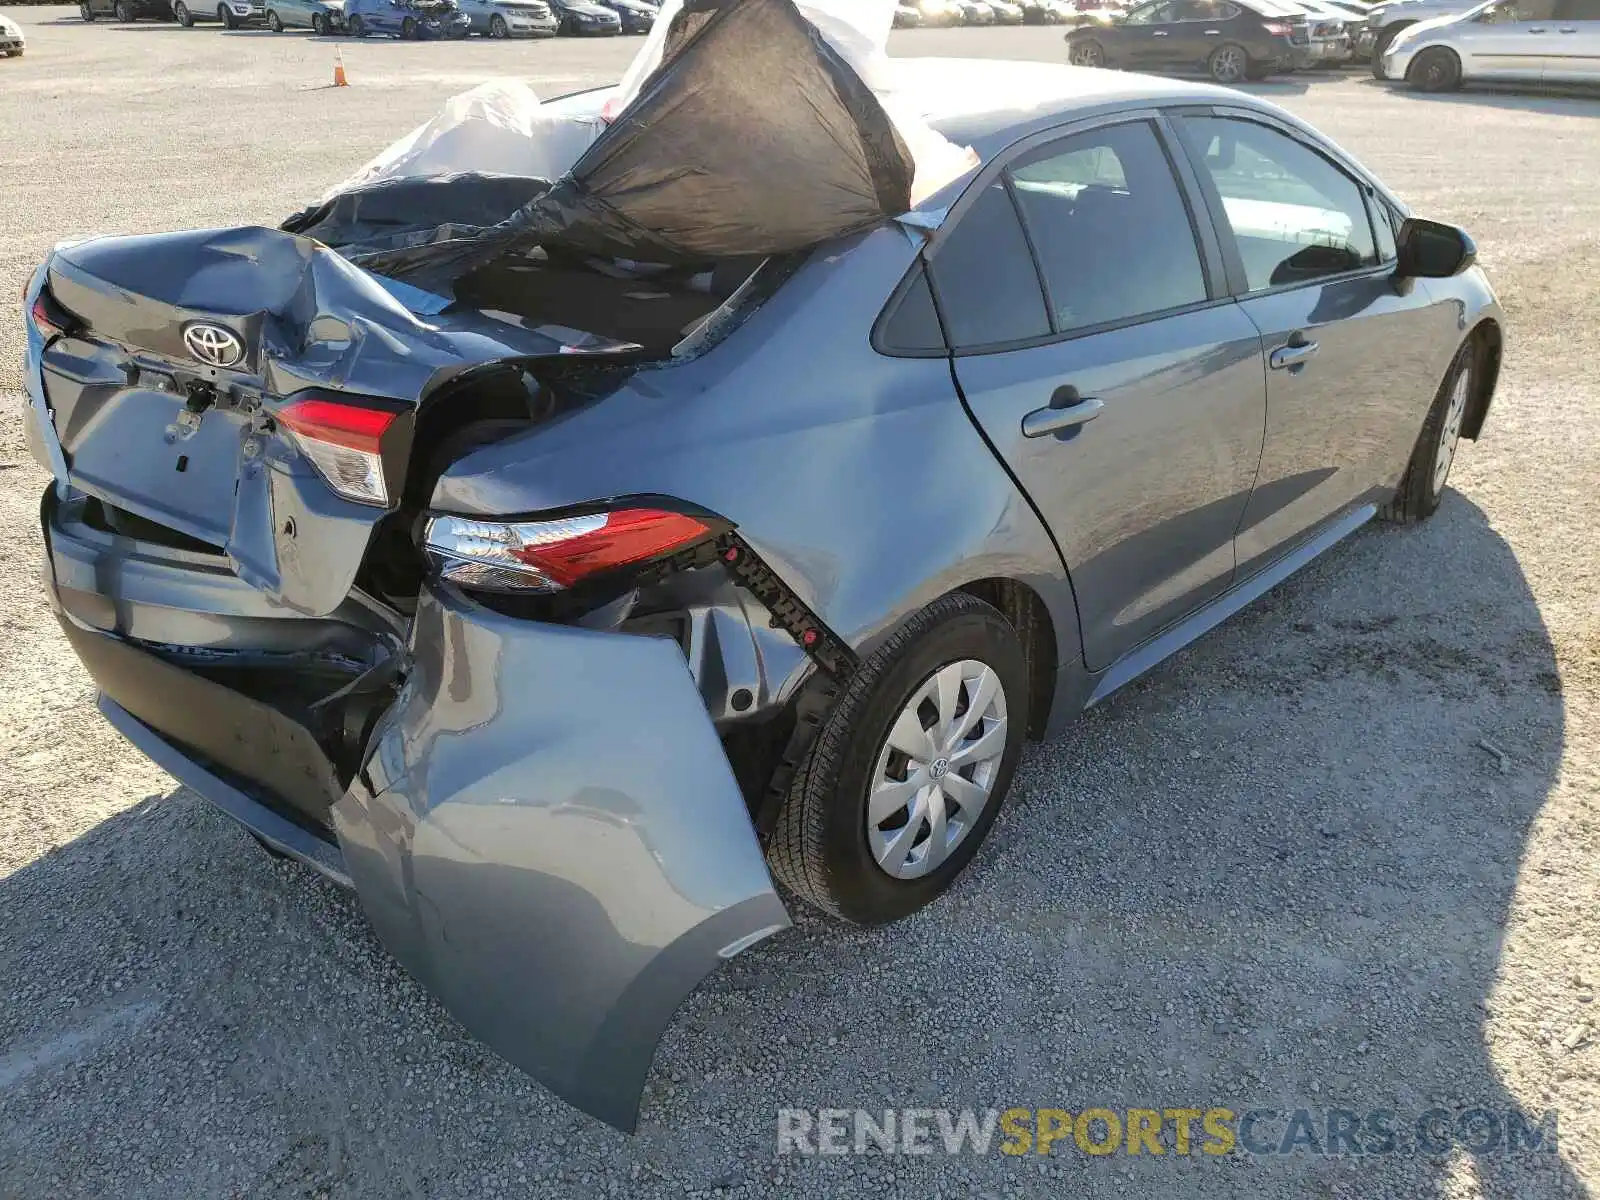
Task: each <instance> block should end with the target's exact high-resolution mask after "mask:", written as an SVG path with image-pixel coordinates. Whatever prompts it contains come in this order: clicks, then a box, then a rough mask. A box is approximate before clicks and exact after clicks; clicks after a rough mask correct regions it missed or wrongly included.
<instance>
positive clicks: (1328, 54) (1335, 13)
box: [1278, 0, 1361, 66]
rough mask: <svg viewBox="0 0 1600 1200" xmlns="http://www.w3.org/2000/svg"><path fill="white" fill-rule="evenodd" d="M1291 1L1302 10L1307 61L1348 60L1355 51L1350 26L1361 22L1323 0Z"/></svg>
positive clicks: (1281, 0) (1317, 63)
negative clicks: (1305, 33)
mask: <svg viewBox="0 0 1600 1200" xmlns="http://www.w3.org/2000/svg"><path fill="white" fill-rule="evenodd" d="M1278 2H1279V3H1280V5H1283V6H1285V7H1287V6H1288V3H1287V0H1278ZM1292 5H1293V7H1295V8H1298V9H1301V10H1302V11H1303V12H1304V13H1305V14H1306V26H1307V31H1308V33H1309V35H1310V36H1309V39H1308V46H1309V48H1310V54H1309V56H1308V57H1309V63H1308V64H1307V65H1309V66H1341V65H1343V64H1344V63H1347V62H1349V61H1350V59H1351V57H1352V56H1353V55H1354V54H1355V36H1354V33H1353V32H1352V29H1353V28H1357V27H1358V26H1359V25H1360V24H1361V22H1357V21H1355V20H1354V19H1353V18H1352V17H1351V16H1350V14H1349V13H1347V12H1344V11H1342V10H1340V9H1337V8H1334V7H1333V6H1332V5H1330V4H1327V3H1325V0H1292Z"/></svg>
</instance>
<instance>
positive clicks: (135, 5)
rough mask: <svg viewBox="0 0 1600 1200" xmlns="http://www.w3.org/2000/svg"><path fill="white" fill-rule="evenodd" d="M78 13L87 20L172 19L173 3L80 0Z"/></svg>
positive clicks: (163, 1)
mask: <svg viewBox="0 0 1600 1200" xmlns="http://www.w3.org/2000/svg"><path fill="white" fill-rule="evenodd" d="M78 15H79V16H80V17H82V18H83V19H84V21H85V22H93V21H96V20H98V19H99V18H101V17H112V18H114V19H115V20H118V21H123V22H127V21H144V20H151V21H170V20H172V4H171V3H170V0H80V3H79V4H78Z"/></svg>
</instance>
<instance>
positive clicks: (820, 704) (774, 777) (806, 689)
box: [753, 671, 843, 849]
mask: <svg viewBox="0 0 1600 1200" xmlns="http://www.w3.org/2000/svg"><path fill="white" fill-rule="evenodd" d="M841 686H843V680H836V679H834V678H833V677H831V676H830V675H829V674H828V673H827V672H826V671H816V672H814V673H813V674H812V676H811V678H810V679H808V680H806V681H805V683H804V684H803V685H801V688H800V693H799V695H798V697H797V698H796V699H795V704H794V728H793V729H791V730H790V731H789V740H788V741H786V742H785V743H784V746H783V752H782V753H781V754H780V755H779V756H778V763H777V765H776V766H775V767H773V768H772V774H771V775H769V776H768V777H767V786H766V787H765V788H764V789H763V790H762V793H761V799H760V800H759V801H758V802H757V804H756V811H755V816H754V822H753V823H754V825H755V830H756V839H757V840H758V841H759V842H760V843H761V846H762V848H763V849H765V848H766V845H767V843H768V842H770V841H771V840H772V831H773V830H774V829H776V828H777V826H778V814H779V813H781V812H782V811H783V802H784V801H785V800H786V799H788V796H789V791H790V789H791V788H793V786H794V777H795V776H796V775H797V774H798V773H799V771H800V768H801V767H802V766H803V765H804V764H805V761H806V759H807V758H808V757H810V754H811V747H812V746H813V745H814V744H815V743H816V740H817V735H818V734H819V733H821V732H822V723H823V722H824V721H826V720H827V719H828V714H829V713H830V712H832V711H833V706H834V704H835V702H836V701H837V700H838V698H839V689H840V687H841Z"/></svg>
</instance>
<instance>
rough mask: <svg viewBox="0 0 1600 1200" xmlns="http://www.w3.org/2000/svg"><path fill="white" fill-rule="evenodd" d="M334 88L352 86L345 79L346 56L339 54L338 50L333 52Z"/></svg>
mask: <svg viewBox="0 0 1600 1200" xmlns="http://www.w3.org/2000/svg"><path fill="white" fill-rule="evenodd" d="M333 86H334V87H349V86H350V81H349V80H348V79H346V78H345V77H344V55H343V54H341V53H339V51H338V50H335V51H334V52H333Z"/></svg>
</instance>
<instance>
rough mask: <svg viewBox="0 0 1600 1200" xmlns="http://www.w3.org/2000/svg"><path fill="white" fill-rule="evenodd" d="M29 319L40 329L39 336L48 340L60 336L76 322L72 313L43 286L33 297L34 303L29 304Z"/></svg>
mask: <svg viewBox="0 0 1600 1200" xmlns="http://www.w3.org/2000/svg"><path fill="white" fill-rule="evenodd" d="M28 320H29V321H30V322H32V324H33V327H34V328H35V329H37V330H38V331H39V336H40V337H42V338H44V340H45V341H47V342H48V341H50V340H51V339H53V338H58V337H60V336H61V335H62V334H64V333H66V332H67V331H68V330H69V329H71V328H72V327H73V326H74V325H75V324H76V321H75V320H74V318H73V316H72V314H71V313H69V312H68V311H67V310H66V309H64V308H62V307H61V305H59V304H57V303H56V302H55V300H54V299H53V298H52V297H51V295H50V293H49V292H48V291H47V290H45V289H44V288H42V287H41V288H40V289H39V294H38V295H37V296H35V297H34V298H33V303H32V304H31V305H29V306H28Z"/></svg>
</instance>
